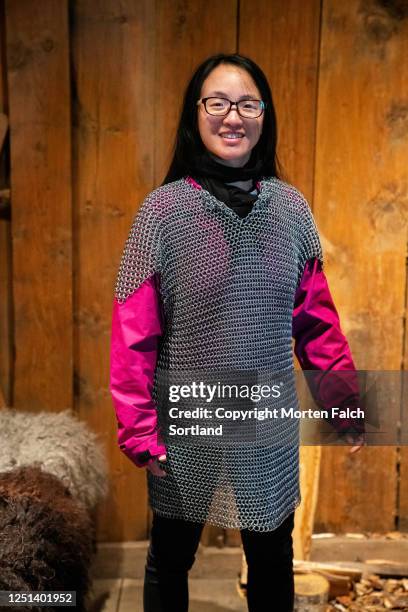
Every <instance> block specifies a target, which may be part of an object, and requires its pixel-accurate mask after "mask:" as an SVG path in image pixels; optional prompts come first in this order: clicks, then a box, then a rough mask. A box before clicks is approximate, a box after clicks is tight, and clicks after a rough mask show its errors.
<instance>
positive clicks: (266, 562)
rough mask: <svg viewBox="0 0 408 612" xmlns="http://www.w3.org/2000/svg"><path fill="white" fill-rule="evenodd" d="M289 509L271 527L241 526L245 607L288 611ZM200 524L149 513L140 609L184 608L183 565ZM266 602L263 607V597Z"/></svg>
mask: <svg viewBox="0 0 408 612" xmlns="http://www.w3.org/2000/svg"><path fill="white" fill-rule="evenodd" d="M293 525H294V513H292V514H290V515H289V516H288V517H287V518H286V519H285V521H284V522H283V523H282V524H281V525H280V526H279V527H278V528H277V529H275V530H274V531H265V532H259V531H249V530H248V529H242V530H241V538H242V544H243V547H244V550H245V556H246V559H247V563H248V583H247V596H248V610H249V612H269V611H271V612H272V611H273V612H292V611H293V605H294V579H293V566H292V561H293V548H292V535H291V534H292V530H293ZM203 527H204V525H203V524H201V523H192V522H187V521H183V520H181V519H168V518H165V517H162V516H159V515H157V514H156V513H154V514H153V525H152V532H151V539H150V546H149V550H148V553H147V561H146V570H145V582H144V593H143V599H144V612H187V610H188V571H189V570H190V569H191V567H192V566H193V563H194V560H195V553H196V551H197V548H198V544H199V542H200V537H201V532H202V530H203ZM268 601H269V602H270V606H269V607H266V606H265V602H268Z"/></svg>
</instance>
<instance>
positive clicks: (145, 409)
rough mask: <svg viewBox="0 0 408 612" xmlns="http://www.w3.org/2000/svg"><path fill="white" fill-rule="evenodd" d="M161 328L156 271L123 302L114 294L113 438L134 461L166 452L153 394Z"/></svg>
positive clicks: (141, 465)
mask: <svg viewBox="0 0 408 612" xmlns="http://www.w3.org/2000/svg"><path fill="white" fill-rule="evenodd" d="M162 333H163V317H162V311H161V304H160V296H159V292H158V279H157V273H155V274H153V275H152V276H150V277H149V278H147V279H146V280H145V281H144V282H143V283H142V284H141V285H140V286H139V287H138V288H137V289H136V290H135V291H134V292H133V293H132V295H131V296H130V297H128V298H127V300H126V301H125V302H124V303H119V302H118V300H117V299H116V297H115V299H114V304H113V315H112V334H111V363H110V391H111V394H112V399H113V403H114V407H115V412H116V417H117V422H118V444H119V447H120V449H121V450H122V451H123V452H124V454H125V455H126V456H127V457H128V458H129V459H130V460H131V461H133V463H135V464H136V465H137V466H138V467H143V466H144V465H146V464H147V463H148V462H149V454H150V456H152V455H160V454H164V453H165V452H166V447H165V445H164V444H163V442H162V440H161V437H160V432H159V431H158V427H157V412H156V408H155V405H154V401H153V399H152V389H153V381H154V371H155V367H156V362H157V351H158V342H159V338H160V336H161V335H162ZM146 451H148V452H146Z"/></svg>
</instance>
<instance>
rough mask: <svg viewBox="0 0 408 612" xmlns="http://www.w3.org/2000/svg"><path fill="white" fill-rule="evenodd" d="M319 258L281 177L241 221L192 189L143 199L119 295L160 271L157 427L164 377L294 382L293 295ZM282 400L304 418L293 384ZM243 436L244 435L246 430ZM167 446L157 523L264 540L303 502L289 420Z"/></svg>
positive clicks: (307, 217)
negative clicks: (214, 528)
mask: <svg viewBox="0 0 408 612" xmlns="http://www.w3.org/2000/svg"><path fill="white" fill-rule="evenodd" d="M313 257H318V258H319V259H320V261H322V250H321V245H320V240H319V236H318V233H317V228H316V225H315V222H314V219H313V215H312V213H311V211H310V208H309V205H308V203H307V202H306V200H305V199H304V197H303V196H302V195H301V194H300V192H298V191H297V190H296V189H295V188H294V187H292V186H291V185H288V184H287V183H284V182H283V181H280V180H279V179H276V178H270V179H265V180H263V181H261V184H260V194H259V197H258V199H257V200H256V202H255V203H254V205H253V208H252V210H251V211H250V213H249V214H248V215H247V216H246V217H244V218H240V217H238V216H237V215H236V214H235V212H234V211H233V210H232V209H230V208H228V206H227V205H226V204H225V203H223V202H221V201H219V200H217V199H216V198H215V197H214V196H212V195H211V194H210V193H209V192H208V191H206V190H205V189H202V190H199V189H197V188H195V187H194V186H193V185H191V184H190V183H189V182H188V181H186V180H185V179H180V180H178V181H174V182H173V183H169V184H167V185H165V186H162V187H159V188H158V189H156V190H155V191H153V192H152V193H151V194H150V195H149V196H148V198H146V200H145V201H144V203H143V205H142V207H141V209H140V211H139V213H138V214H137V216H136V218H135V220H134V223H133V225H132V228H131V231H130V235H129V238H128V240H127V242H126V245H125V251H124V254H123V256H122V261H121V265H120V269H119V276H118V280H117V284H116V297H117V299H118V300H121V301H124V300H126V299H127V297H129V296H130V295H131V294H132V293H133V292H134V291H135V290H136V289H137V288H138V286H139V285H140V284H141V283H142V282H143V280H145V279H146V278H147V277H148V276H150V275H151V274H152V273H153V272H156V271H158V272H159V273H160V296H161V300H162V304H163V311H164V317H165V326H164V333H163V336H162V338H161V339H160V346H159V351H158V361H157V368H156V373H155V379H154V385H153V398H154V400H155V404H156V406H157V410H158V413H159V417H160V411H163V410H166V406H165V404H166V403H165V402H164V403H160V401H159V399H160V398H159V393H158V387H160V376H161V375H162V374H163V373H164V376H165V375H166V373H172V372H173V373H174V372H175V373H177V375H178V374H180V381H184V380H187V379H188V378H186V377H188V376H189V374H190V372H191V371H194V372H196V373H197V376H200V378H199V379H198V380H203V381H206V377H208V374H209V373H213V374H214V373H216V372H218V371H219V370H224V371H225V370H228V369H230V370H231V372H236V371H240V372H242V373H243V374H242V383H243V384H244V383H245V378H246V376H245V372H248V377H247V379H248V380H250V379H251V376H252V373H253V372H254V371H255V372H257V373H258V378H259V379H263V376H264V374H265V373H266V372H282V371H283V372H287V373H288V374H290V373H292V372H293V353H292V337H291V333H292V313H293V305H294V296H295V292H296V288H297V286H298V284H299V282H300V279H301V276H302V273H303V270H304V266H305V264H306V261H307V260H308V259H311V258H313ZM183 372H184V376H183V375H182V373H183ZM289 378H290V377H289ZM226 382H228V381H226ZM282 402H283V403H282V405H285V406H291V407H293V408H294V409H297V408H298V400H297V395H296V390H295V388H294V383H293V382H291V381H290V380H289V382H288V383H287V385H286V392H285V395H284V396H283V397H282ZM267 405H268V404H266V406H267ZM185 407H188V406H185ZM161 416H165V415H163V414H162V415H161ZM159 421H160V418H159ZM240 427H241V429H240V430H239V433H245V423H244V424H243V423H241V424H240ZM237 431H238V430H237ZM254 431H255V434H254ZM232 433H235V431H233V432H232ZM233 439H234V438H233V437H231V439H230V440H233ZM277 440H278V441H280V442H281V443H276V441H277ZM166 446H167V453H168V460H167V469H168V475H167V476H165V477H163V478H157V477H155V476H153V475H152V474H151V473H150V472H147V478H148V491H149V503H150V505H151V507H152V508H153V510H155V511H156V512H158V513H159V514H162V515H165V516H168V517H174V518H184V519H186V520H192V521H199V522H202V521H207V522H209V523H212V524H214V525H218V526H220V527H225V528H227V527H229V528H237V529H240V528H247V529H253V530H256V531H266V530H271V529H274V528H276V527H277V526H278V525H279V524H280V523H281V522H282V521H283V520H284V518H285V517H286V516H287V515H288V514H289V513H290V512H292V511H293V510H294V509H295V507H296V506H297V505H298V504H299V503H300V494H299V465H298V423H297V422H296V421H294V420H289V419H280V420H279V419H278V420H274V421H273V422H269V423H266V422H259V423H258V422H257V423H256V424H255V429H254V427H253V426H252V425H251V427H249V428H248V432H247V435H246V436H244V437H243V439H242V440H240V437H239V436H237V441H236V442H235V443H233V444H225V443H224V442H223V440H222V439H221V440H219V442H218V443H217V441H216V440H211V443H207V444H206V443H205V441H201V442H200V441H196V442H195V443H190V444H189V443H187V442H186V440H183V438H182V436H179V437H178V438H177V439H170V438H169V437H168V439H167V441H166Z"/></svg>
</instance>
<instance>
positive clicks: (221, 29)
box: [154, 0, 238, 185]
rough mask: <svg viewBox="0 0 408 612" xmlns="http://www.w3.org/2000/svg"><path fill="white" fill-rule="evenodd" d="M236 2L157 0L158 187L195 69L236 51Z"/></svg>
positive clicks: (168, 162)
mask: <svg viewBox="0 0 408 612" xmlns="http://www.w3.org/2000/svg"><path fill="white" fill-rule="evenodd" d="M237 4H238V3H237V0H223V2H219V1H218V0H194V2H172V0H162V1H160V2H156V11H157V21H156V26H155V27H156V29H155V32H156V37H155V50H156V64H155V69H156V87H155V96H156V98H155V100H156V106H155V110H156V115H155V134H156V136H155V143H156V144H155V168H154V184H155V185H158V184H160V183H161V182H162V181H163V179H164V177H165V175H166V174H167V170H168V166H169V164H170V161H171V153H172V147H173V144H174V139H175V135H176V127H177V124H178V121H179V112H180V109H181V103H182V96H183V93H184V89H185V86H186V85H187V82H188V80H189V78H190V77H191V75H192V73H193V71H194V70H195V68H196V67H198V65H199V64H200V63H201V62H202V61H204V60H205V59H206V58H207V57H209V56H210V55H213V54H215V53H235V50H236V36H237V17H238V10H237ZM215 24H217V25H216V27H214V25H215ZM169 50H171V52H169Z"/></svg>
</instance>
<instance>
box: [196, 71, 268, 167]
mask: <svg viewBox="0 0 408 612" xmlns="http://www.w3.org/2000/svg"><path fill="white" fill-rule="evenodd" d="M217 96H218V97H217ZM261 98H262V96H261V93H260V91H259V89H258V88H257V86H256V85H255V83H254V81H253V79H252V78H251V76H250V75H249V74H248V72H247V71H246V70H243V69H242V68H239V67H237V66H233V65H229V64H220V65H218V66H217V67H216V68H214V70H212V72H211V73H210V74H209V75H208V77H207V78H206V79H205V81H204V83H203V86H202V89H201V99H200V101H199V102H200V105H199V112H198V129H199V132H200V136H201V140H202V142H203V144H204V145H205V147H206V149H207V151H208V152H209V153H210V154H211V155H212V156H213V157H214V158H215V159H216V160H217V161H218V162H219V163H221V164H225V165H227V166H232V167H235V168H240V167H241V166H244V165H245V164H246V163H247V161H248V160H249V158H250V155H251V151H252V149H253V148H254V146H255V145H256V144H257V142H258V140H259V138H260V136H261V133H262V125H263V120H264V117H263V106H262V105H261V104H259V103H260V102H262V100H261ZM232 100H235V101H236V102H234V103H233V104H234V106H235V108H232V102H231V101H232ZM242 100H244V101H245V105H244V106H243V105H242V104H240V101H242ZM248 100H252V101H253V102H252V103H250V104H249V102H248ZM237 103H238V104H240V107H239V108H238V106H237ZM243 114H244V115H245V116H243Z"/></svg>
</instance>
